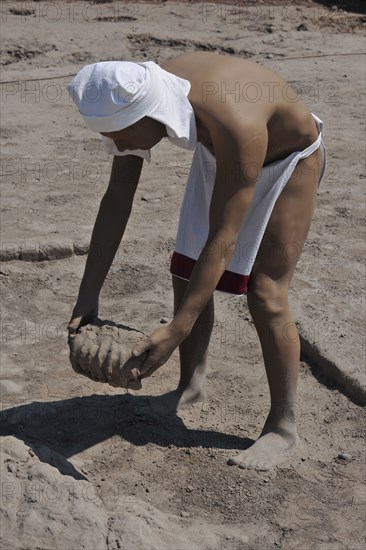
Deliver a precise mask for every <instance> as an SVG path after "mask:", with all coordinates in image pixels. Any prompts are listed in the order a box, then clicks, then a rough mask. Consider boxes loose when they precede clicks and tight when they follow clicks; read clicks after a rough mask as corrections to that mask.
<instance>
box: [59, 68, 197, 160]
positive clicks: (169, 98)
mask: <svg viewBox="0 0 366 550" xmlns="http://www.w3.org/2000/svg"><path fill="white" fill-rule="evenodd" d="M190 88H191V84H190V82H189V81H188V80H185V79H183V78H180V77H178V76H176V75H174V74H172V73H169V72H168V71H165V70H164V69H162V68H161V67H159V65H157V64H156V63H155V62H154V61H145V62H142V63H133V62H131V61H101V62H99V63H93V64H91V65H86V66H85V67H83V68H82V69H81V70H80V71H79V72H78V74H77V75H76V76H75V78H74V79H73V80H72V81H71V82H70V83H69V84H68V86H67V90H68V92H69V94H70V96H71V98H72V100H73V101H74V103H75V104H76V106H77V108H78V109H79V111H80V114H81V115H82V116H83V118H84V120H85V122H86V124H87V125H88V126H89V128H90V129H91V130H93V131H94V132H115V131H117V130H123V129H124V128H127V127H128V126H131V125H132V124H134V123H135V122H137V121H138V120H140V119H142V118H143V117H145V116H148V117H150V118H153V119H154V120H157V121H159V122H161V123H162V124H164V125H165V127H166V131H167V137H168V139H169V140H170V141H171V142H172V143H174V144H175V145H178V147H182V148H184V149H190V150H193V149H194V148H195V146H196V144H197V130H196V121H195V116H194V111H193V109H192V106H191V104H190V102H189V101H188V97H187V96H188V93H189V90H190ZM101 137H102V141H103V145H104V147H105V150H106V152H107V153H108V154H111V155H131V154H132V155H138V156H142V157H143V158H145V159H146V160H147V161H148V162H150V160H151V154H150V150H147V151H142V150H133V151H129V150H128V151H124V152H122V153H121V152H120V151H118V149H117V148H116V146H115V144H114V141H113V140H112V139H110V138H107V137H105V136H101Z"/></svg>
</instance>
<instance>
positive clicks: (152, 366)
mask: <svg viewBox="0 0 366 550" xmlns="http://www.w3.org/2000/svg"><path fill="white" fill-rule="evenodd" d="M183 340H184V337H182V335H181V334H179V333H178V332H177V331H175V330H174V329H173V328H172V327H171V325H167V326H166V327H162V328H158V329H157V330H155V331H154V332H153V333H152V334H150V336H148V337H147V338H145V339H144V340H142V341H141V342H139V343H138V344H136V346H135V347H134V348H133V349H132V351H131V353H132V355H133V356H134V357H137V356H138V355H141V354H142V353H144V352H145V351H149V353H148V355H147V357H146V359H145V361H144V362H143V364H142V368H141V375H140V378H141V379H143V378H148V377H149V376H151V375H152V374H153V373H154V372H155V371H156V370H157V369H159V368H160V367H161V366H162V365H164V363H166V362H167V361H168V359H169V357H170V356H171V355H172V353H173V351H174V350H175V349H176V348H177V347H178V346H179V344H180V343H181V342H182V341H183Z"/></svg>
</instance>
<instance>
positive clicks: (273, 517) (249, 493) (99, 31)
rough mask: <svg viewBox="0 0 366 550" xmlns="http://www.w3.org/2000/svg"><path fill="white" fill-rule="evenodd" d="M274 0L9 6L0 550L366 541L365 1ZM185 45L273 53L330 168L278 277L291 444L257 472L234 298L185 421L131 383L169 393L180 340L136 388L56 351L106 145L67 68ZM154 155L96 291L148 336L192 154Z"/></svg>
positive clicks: (164, 284) (219, 298) (253, 409)
mask: <svg viewBox="0 0 366 550" xmlns="http://www.w3.org/2000/svg"><path fill="white" fill-rule="evenodd" d="M324 3H325V2H324ZM287 4H288V3H287ZM287 4H286V3H285V2H279V1H277V2H272V3H271V4H270V5H263V4H262V3H257V4H256V6H251V7H249V8H248V7H246V8H245V10H244V8H243V7H241V8H238V5H237V4H236V5H235V6H232V5H229V3H221V4H218V5H214V4H212V3H210V4H204V5H203V4H201V3H173V2H164V3H157V4H156V5H148V4H146V3H140V2H132V3H128V4H126V3H124V2H113V3H96V4H92V3H91V2H74V3H72V2H54V3H53V4H52V6H51V3H50V2H48V3H44V2H37V3H34V2H18V3H17V2H3V3H2V4H1V10H2V13H1V16H2V33H3V37H2V44H1V50H2V58H1V63H2V70H1V81H2V82H8V81H11V82H13V83H11V84H2V85H1V87H0V88H1V94H2V96H1V110H2V136H1V144H2V156H3V161H2V204H1V213H2V221H1V225H2V237H1V245H2V247H1V248H2V250H1V252H2V257H3V259H7V260H10V261H4V262H3V263H2V266H1V272H0V281H1V285H2V355H1V378H2V381H1V386H0V387H1V405H2V410H1V416H2V423H1V426H2V433H3V435H4V436H5V437H4V438H3V440H2V448H1V458H2V471H1V481H2V483H1V490H2V495H1V511H2V517H1V530H2V532H1V535H2V539H3V542H2V548H10V549H12V548H14V549H15V548H16V549H18V548H19V549H20V548H22V549H46V548H47V549H48V548H55V549H59V550H69V549H70V548H84V549H88V550H91V549H93V550H94V549H95V550H96V549H98V550H102V549H117V548H122V549H126V550H127V549H128V550H130V549H136V550H137V549H139V550H145V549H146V550H147V549H155V550H160V549H171V548H177V549H182V550H183V549H189V550H191V549H192V550H193V549H197V550H198V549H199V550H203V549H205V550H206V549H207V550H208V549H210V550H211V549H221V548H225V549H229V550H239V549H240V550H241V549H255V550H262V549H267V548H268V549H269V548H284V549H285V550H289V549H300V550H359V549H361V548H363V547H364V544H365V539H364V535H365V531H364V526H363V520H364V517H365V486H364V485H363V481H364V479H363V478H364V473H365V472H364V466H363V465H364V444H363V436H364V415H363V409H362V407H361V406H360V403H362V402H363V403H364V402H365V401H364V396H365V392H364V387H365V382H364V357H365V348H364V344H365V342H364V251H365V245H364V226H365V205H364V198H365V196H364V180H363V178H364V141H363V140H362V137H361V136H362V134H363V132H364V88H363V86H364V84H363V83H364V65H363V62H362V57H361V56H360V55H359V54H360V52H362V51H364V38H363V35H362V24H363V23H364V22H365V19H364V16H363V15H362V14H361V10H360V6H361V3H358V2H354V3H353V2H348V3H347V4H348V6H350V4H352V5H353V6H354V7H353V8H350V10H349V11H341V10H336V9H328V8H326V7H324V6H323V5H321V4H320V3H315V2H311V1H310V0H309V1H304V2H297V8H295V7H294V6H291V8H289V7H288V6H287V8H286V5H287ZM47 6H48V7H47ZM194 49H199V50H205V49H206V50H207V49H209V50H214V51H217V52H225V53H229V54H230V53H232V54H236V55H243V56H247V57H250V58H253V59H254V60H258V61H260V62H261V63H264V64H265V65H266V66H268V67H269V68H272V69H274V70H276V71H278V72H279V73H280V74H281V75H282V76H284V78H286V79H287V80H289V81H290V82H292V83H293V85H294V86H297V89H298V91H299V94H301V97H302V98H303V99H304V100H305V101H306V103H307V104H308V105H309V107H310V108H311V110H312V111H313V112H314V113H315V114H317V115H318V116H319V117H320V118H321V119H322V120H323V121H324V122H325V138H326V146H327V148H328V154H329V159H328V168H327V173H326V175H325V178H324V180H323V182H322V184H321V186H320V188H319V191H318V201H317V209H316V212H315V215H314V219H313V223H312V227H311V230H310V233H309V237H308V240H307V243H306V246H305V248H304V252H303V255H302V257H301V259H300V261H299V264H298V267H297V270H296V272H295V276H294V278H293V281H292V284H291V290H290V302H291V305H292V308H293V314H294V318H295V319H296V322H297V323H298V326H299V328H301V334H302V338H303V340H302V342H303V344H304V345H303V350H304V351H306V350H307V352H308V353H306V354H305V353H304V356H303V357H302V361H301V367H300V386H299V389H300V400H299V409H298V421H299V431H300V434H301V437H302V444H301V446H300V448H299V449H298V451H297V452H296V453H295V454H294V456H293V457H291V459H289V460H288V462H287V463H285V464H284V465H282V466H281V467H279V468H277V469H276V470H275V471H274V472H270V473H268V472H262V473H256V472H247V471H244V470H240V469H238V468H234V467H228V466H227V465H226V460H227V458H228V457H229V456H231V455H232V454H233V451H235V450H237V449H243V448H245V447H246V446H247V445H248V444H250V443H251V442H252V441H253V440H254V439H255V438H256V437H257V436H258V434H259V432H260V429H261V427H262V424H263V421H264V419H265V417H266V414H267V411H268V403H269V394H268V389H267V384H266V378H265V372H264V367H263V363H262V356H261V351H260V346H259V341H258V338H257V335H256V332H255V329H254V327H253V323H252V321H251V318H250V314H249V311H248V308H247V304H246V299H245V298H244V299H243V298H239V299H238V298H233V297H229V296H227V295H225V294H221V293H216V296H215V298H216V319H215V327H214V331H213V336H212V342H211V346H210V367H209V373H208V400H207V403H204V404H199V405H195V406H194V407H193V408H192V409H191V410H189V411H184V412H181V413H179V415H177V416H173V417H169V418H166V419H160V420H156V419H155V420H154V419H152V418H149V417H147V416H144V413H143V412H142V409H141V407H140V405H141V402H142V400H141V395H146V394H149V395H158V394H160V393H162V392H164V391H168V390H171V389H173V388H174V387H175V384H176V382H177V379H178V366H179V365H178V353H177V352H175V353H174V354H173V356H172V358H171V359H170V360H169V362H168V363H167V364H166V365H165V366H164V367H163V368H162V369H161V370H160V371H159V372H157V373H156V375H154V376H153V377H152V378H149V379H148V380H147V381H145V383H144V386H143V390H142V391H141V392H130V393H128V392H126V391H124V390H117V389H113V388H111V387H109V386H106V385H102V384H98V383H95V382H92V381H89V380H87V379H86V378H84V377H81V376H78V375H76V374H75V373H74V372H73V371H72V369H71V366H70V364H69V360H68V348H67V343H66V341H67V331H66V325H67V322H68V320H69V318H70V314H71V311H72V307H73V305H74V302H75V299H76V296H77V291H78V287H79V283H80V279H81V276H82V274H83V269H84V265H85V258H86V256H85V252H86V250H87V246H88V243H89V239H90V234H91V230H92V227H93V224H94V221H95V217H96V214H97V211H98V207H99V202H100V199H101V197H102V195H103V193H104V191H105V189H106V187H107V184H108V176H109V171H110V165H111V158H110V157H107V156H106V155H105V154H104V151H103V148H102V146H101V143H100V140H99V138H98V137H96V136H95V135H94V134H92V133H90V132H89V131H88V130H87V128H86V127H85V125H84V123H83V121H82V119H81V117H80V115H78V113H77V112H76V110H75V108H74V106H73V105H72V104H71V102H70V100H69V98H68V97H67V93H66V90H65V85H66V83H67V82H68V81H69V80H70V79H71V77H69V76H67V75H71V74H75V73H76V72H77V71H78V70H79V69H80V68H81V67H82V66H83V65H84V64H86V63H89V62H96V61H101V60H107V59H132V60H140V59H146V60H147V59H151V60H154V61H156V62H162V61H163V60H164V59H167V58H169V57H171V56H172V55H175V54H178V53H180V52H183V51H189V50H194ZM50 76H53V77H56V76H57V77H61V78H57V79H55V80H42V79H43V78H45V79H46V78H49V77H50ZM25 79H31V81H30V82H27V83H25V82H23V81H24V80H25ZM20 80H22V82H19V81H20ZM14 81H16V82H15V83H14ZM152 157H153V160H152V163H151V164H150V165H146V166H145V167H144V169H143V175H142V179H141V182H140V185H139V188H138V191H137V194H136V200H135V204H134V208H133V213H132V216H131V218H130V222H129V225H128V227H127V230H126V233H125V237H124V240H123V242H122V243H121V246H120V248H119V251H118V253H117V255H116V257H115V260H114V262H113V265H112V268H111V270H110V272H109V274H108V277H107V279H106V282H105V285H104V287H103V291H102V295H101V303H100V317H101V318H103V319H105V318H108V319H113V320H114V321H116V322H121V323H126V324H130V325H134V326H136V327H137V328H139V329H141V330H143V331H145V332H147V333H149V332H151V331H152V330H153V329H154V328H156V327H157V326H159V322H160V319H162V318H163V317H165V318H167V319H170V318H171V315H172V304H173V294H172V290H171V282H170V274H169V269H168V268H169V260H170V255H171V253H172V251H173V249H174V239H175V232H176V227H177V222H178V216H179V206H180V202H181V199H182V197H183V192H184V186H185V181H186V176H187V173H188V170H189V166H190V160H191V153H189V152H187V151H184V150H182V149H178V148H174V147H173V146H172V145H169V144H168V143H165V142H164V143H161V144H159V145H158V146H157V147H156V148H155V149H154V150H153V152H152ZM62 256H64V258H63V259H53V260H51V261H50V260H46V259H45V258H48V257H51V258H52V257H54V258H61V257H62ZM36 259H38V260H40V261H32V260H36ZM306 346H307V347H306ZM311 350H313V352H314V353H313V355H312V358H313V359H312V360H311V361H305V359H307V358H308V357H309V356H311V353H310V352H311ZM314 350H315V351H314ZM320 359H321V360H320ZM326 369H328V371H326ZM324 372H328V375H331V376H332V378H330V377H329V376H325V375H324ZM337 373H338V375H337ZM337 376H338V378H337ZM341 452H346V453H348V455H350V457H348V458H349V459H348V460H345V459H341V458H338V455H339V454H340V453H341Z"/></svg>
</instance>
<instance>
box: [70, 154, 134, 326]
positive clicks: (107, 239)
mask: <svg viewBox="0 0 366 550" xmlns="http://www.w3.org/2000/svg"><path fill="white" fill-rule="evenodd" d="M142 164H143V159H142V158H141V157H138V156H136V155H126V156H114V157H113V164H112V170H111V175H110V180H109V185H108V188H107V191H106V192H105V194H104V196H103V198H102V200H101V203H100V207H99V211H98V215H97V218H96V221H95V224H94V228H93V232H92V236H91V241H90V247H89V253H88V257H87V261H86V265H85V270H84V275H83V278H82V281H81V284H80V289H79V295H78V299H77V303H76V306H75V308H74V311H73V314H72V317H71V321H70V324H69V327H70V326H71V327H74V328H75V326H76V325H77V324H78V322H79V321H80V319H81V318H82V317H83V316H85V315H89V313H90V312H94V314H97V310H98V306H97V304H98V299H99V293H100V290H101V288H102V286H103V283H104V280H105V278H106V276H107V273H108V271H109V268H110V266H111V264H112V262H113V258H114V256H115V254H116V251H117V249H118V247H119V244H120V242H121V239H122V237H123V234H124V231H125V228H126V225H127V222H128V219H129V217H130V213H131V209H132V203H133V198H134V195H135V191H136V189H137V185H138V182H139V179H140V175H141V170H142Z"/></svg>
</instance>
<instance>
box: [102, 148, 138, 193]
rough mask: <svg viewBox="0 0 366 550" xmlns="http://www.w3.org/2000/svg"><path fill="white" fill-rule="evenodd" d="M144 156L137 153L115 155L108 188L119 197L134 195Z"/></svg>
mask: <svg viewBox="0 0 366 550" xmlns="http://www.w3.org/2000/svg"><path fill="white" fill-rule="evenodd" d="M142 165H143V158H142V157H138V156H137V155H122V156H119V155H115V156H114V157H113V163H112V169H111V175H110V178H109V185H108V189H107V193H108V195H113V196H114V197H115V198H116V199H117V200H118V199H121V200H123V199H127V198H129V197H133V195H134V194H135V191H136V188H137V185H138V183H139V180H140V176H141V170H142Z"/></svg>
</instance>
